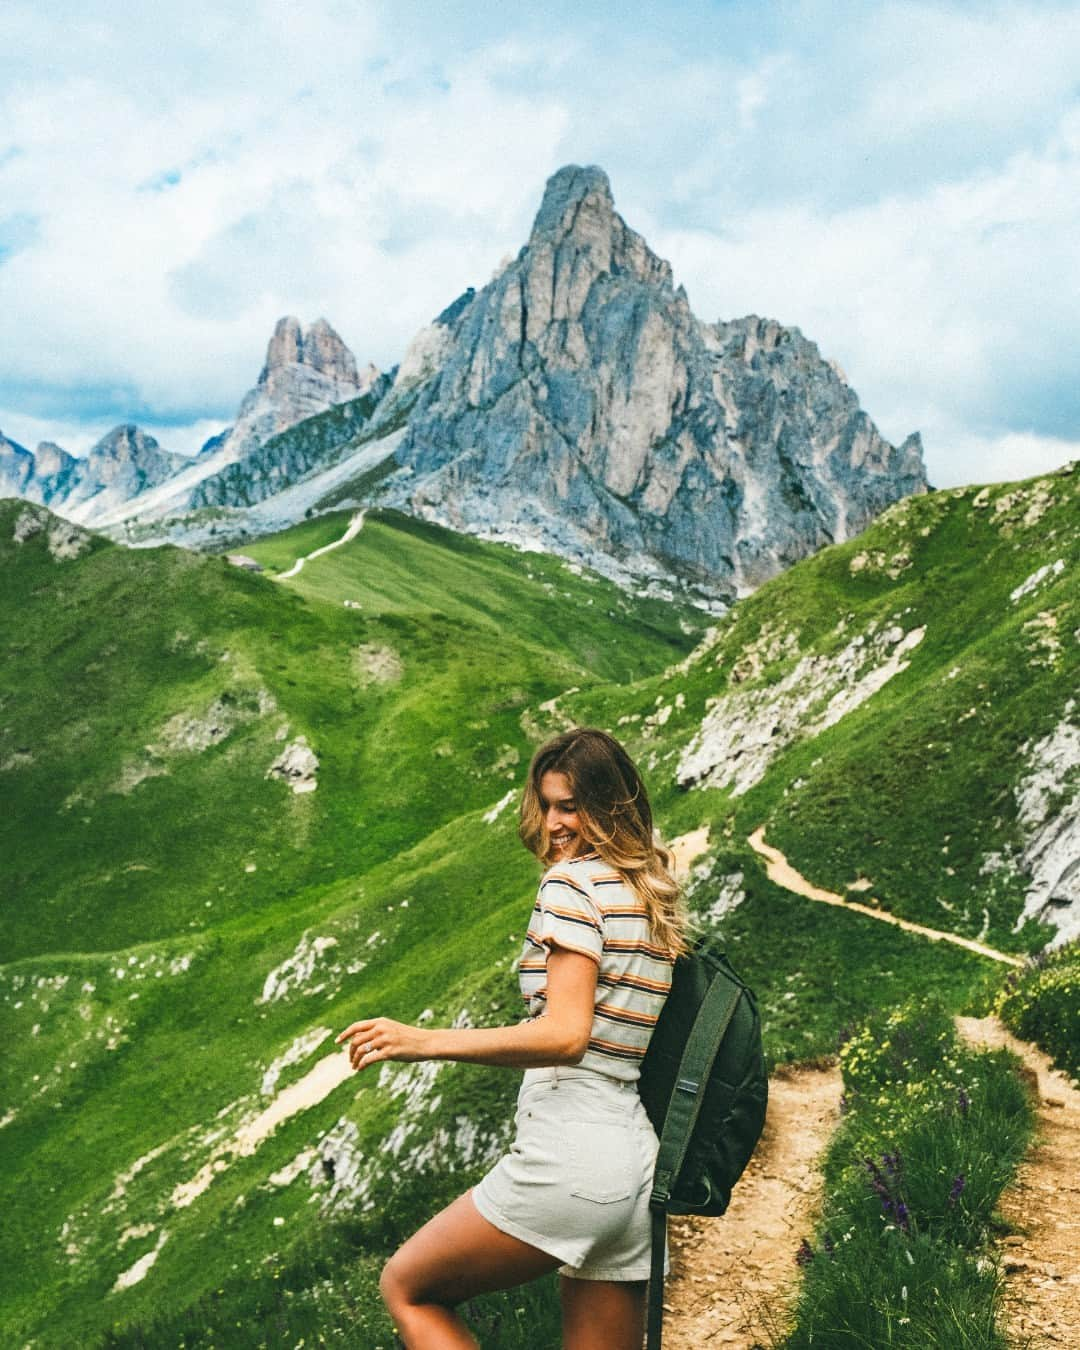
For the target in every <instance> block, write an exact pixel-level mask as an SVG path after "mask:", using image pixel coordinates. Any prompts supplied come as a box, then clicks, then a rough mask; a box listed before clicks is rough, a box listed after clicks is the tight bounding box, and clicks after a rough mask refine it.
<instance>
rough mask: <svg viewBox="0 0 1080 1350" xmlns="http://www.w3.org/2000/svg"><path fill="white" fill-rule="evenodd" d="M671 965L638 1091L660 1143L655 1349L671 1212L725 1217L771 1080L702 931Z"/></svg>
mask: <svg viewBox="0 0 1080 1350" xmlns="http://www.w3.org/2000/svg"><path fill="white" fill-rule="evenodd" d="M690 948H691V950H690V953H689V955H687V956H680V957H678V958H677V959H676V962H675V967H674V970H673V972H672V982H671V992H670V993H669V994H668V997H667V999H666V1000H665V1002H664V1006H663V1007H662V1008H661V1010H660V1016H659V1017H658V1019H657V1022H656V1026H655V1027H654V1029H653V1034H652V1038H651V1039H650V1041H649V1046H648V1049H647V1050H646V1052H645V1057H644V1059H643V1060H642V1063H641V1077H640V1080H639V1082H638V1092H639V1095H640V1097H641V1101H642V1104H643V1105H644V1107H645V1110H646V1113H647V1114H648V1116H649V1119H650V1120H651V1121H652V1125H653V1129H655V1131H656V1133H657V1136H658V1137H659V1140H660V1149H659V1152H658V1153H657V1156H656V1169H655V1172H654V1176H653V1189H652V1194H651V1195H650V1197H649V1208H650V1210H651V1211H652V1267H651V1275H650V1278H649V1314H648V1341H647V1345H648V1350H660V1333H661V1325H662V1322H663V1292H664V1244H665V1241H666V1238H667V1216H668V1215H669V1214H709V1215H719V1214H723V1213H724V1211H725V1210H726V1209H727V1206H728V1201H729V1200H730V1198H731V1188H732V1187H733V1186H734V1185H735V1183H736V1181H738V1179H739V1177H740V1176H741V1175H742V1172H743V1169H744V1168H745V1167H746V1164H747V1163H748V1162H749V1161H750V1157H751V1155H752V1154H753V1152H754V1148H755V1146H756V1145H757V1141H758V1139H759V1138H760V1137H761V1131H762V1129H763V1127H764V1124H765V1108H766V1105H767V1103H768V1097H769V1080H768V1075H767V1073H766V1071H765V1055H764V1051H763V1049H762V1044H761V1018H760V1017H759V1015H758V1009H757V1002H756V1000H755V998H754V995H753V992H752V991H751V990H750V988H749V987H748V986H747V985H746V984H744V983H743V981H742V980H741V979H740V978H739V977H738V975H736V973H735V972H734V970H732V968H731V966H730V964H729V963H728V960H727V958H726V956H725V955H724V953H723V952H722V951H720V950H718V949H716V948H714V947H713V946H712V945H711V944H710V940H709V938H708V937H707V936H706V935H702V934H699V935H696V936H694V937H692V938H691V939H690Z"/></svg>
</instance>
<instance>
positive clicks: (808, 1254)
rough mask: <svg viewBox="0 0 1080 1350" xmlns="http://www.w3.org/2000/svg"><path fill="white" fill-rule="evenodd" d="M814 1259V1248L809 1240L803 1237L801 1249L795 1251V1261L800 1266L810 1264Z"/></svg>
mask: <svg viewBox="0 0 1080 1350" xmlns="http://www.w3.org/2000/svg"><path fill="white" fill-rule="evenodd" d="M813 1259H814V1249H813V1247H811V1246H810V1244H809V1242H807V1240H806V1239H805V1238H803V1240H802V1242H801V1243H800V1244H799V1250H798V1251H797V1252H796V1253H795V1263H796V1265H800V1266H808V1265H809V1264H810V1262H811V1261H812V1260H813Z"/></svg>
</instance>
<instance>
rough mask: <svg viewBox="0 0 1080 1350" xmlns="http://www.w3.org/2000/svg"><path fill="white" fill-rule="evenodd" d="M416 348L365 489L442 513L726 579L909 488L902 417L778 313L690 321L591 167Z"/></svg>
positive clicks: (734, 585) (789, 554)
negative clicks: (378, 474) (396, 418)
mask: <svg viewBox="0 0 1080 1350" xmlns="http://www.w3.org/2000/svg"><path fill="white" fill-rule="evenodd" d="M418 345H419V347H420V351H419V354H418V359H417V360H415V361H406V362H403V364H402V371H399V374H398V379H399V380H401V378H402V372H403V371H406V370H410V369H411V366H412V365H418V366H419V367H420V369H421V370H422V371H423V368H424V366H425V365H426V366H427V367H429V368H430V367H432V366H434V367H435V368H436V369H435V371H434V373H432V374H430V375H429V376H428V379H427V381H426V383H425V384H424V387H423V389H422V391H421V392H420V394H419V396H418V398H417V400H416V406H415V408H414V409H413V411H412V413H411V415H410V418H409V424H408V431H407V433H406V435H405V437H404V439H403V441H402V442H401V445H400V447H399V448H398V451H397V459H398V461H399V463H400V465H401V466H402V469H403V470H404V472H403V473H399V474H396V475H394V476H393V477H391V478H389V479H387V480H385V481H384V484H383V495H382V500H384V501H385V502H387V503H391V504H395V505H400V506H402V507H404V508H405V509H407V510H409V511H412V512H415V513H417V514H420V515H425V516H428V517H431V518H434V519H437V520H440V521H442V522H443V523H445V524H448V525H451V526H453V527H455V528H458V529H463V530H469V531H476V532H479V533H484V534H488V535H491V536H493V537H514V536H515V535H518V536H526V537H529V538H531V539H532V540H534V541H535V542H538V543H539V544H540V545H541V546H543V547H547V548H550V549H551V550H553V551H555V552H559V553H564V554H570V555H573V556H577V557H580V558H581V559H582V560H584V561H586V562H592V563H593V564H594V565H595V564H596V563H597V561H598V555H607V556H610V557H612V558H614V559H615V560H616V561H617V562H618V563H619V564H620V565H622V566H624V567H625V568H626V569H628V570H629V571H630V572H632V573H638V574H640V575H648V574H650V573H657V572H661V573H668V574H670V573H674V574H675V575H677V576H680V577H682V578H683V579H685V580H687V581H690V582H696V583H700V584H703V585H705V586H708V587H710V588H714V589H719V590H720V591H721V592H724V593H726V594H727V595H729V596H734V595H738V594H745V593H747V592H749V591H750V590H752V589H754V588H755V587H756V586H757V585H759V584H760V583H761V582H762V581H765V580H766V579H767V578H768V577H770V576H773V575H775V574H776V573H777V572H779V571H781V570H782V569H783V568H785V567H787V566H789V565H790V564H791V563H793V562H795V561H797V560H798V559H799V558H802V557H806V556H807V555H808V554H810V553H813V552H814V551H815V550H817V549H818V548H820V547H822V546H823V545H825V544H828V543H833V542H838V541H841V540H844V539H848V538H850V537H851V536H853V535H855V534H857V533H859V532H860V531H861V530H862V529H863V528H864V527H865V526H866V524H868V522H869V521H870V520H871V519H872V518H873V517H874V516H875V515H876V514H877V513H878V512H879V511H881V510H882V509H883V508H884V507H886V506H888V505H889V504H890V503H892V502H894V501H896V500H897V499H898V498H900V497H902V496H905V495H907V494H909V493H913V492H924V491H926V490H927V482H926V474H925V470H924V467H923V463H922V447H921V442H920V439H919V437H918V435H917V434H913V435H911V436H909V437H908V438H907V440H906V441H905V442H904V443H903V445H901V446H900V447H899V448H896V447H894V446H892V445H890V444H889V443H888V442H887V441H885V440H884V439H883V438H882V437H881V436H880V435H879V433H878V432H877V430H876V428H875V427H874V425H873V423H872V422H871V421H870V419H869V418H868V417H867V415H866V414H865V413H864V412H863V411H862V410H861V409H860V407H859V403H858V398H857V397H856V395H855V392H854V390H852V389H851V388H850V386H849V385H848V384H847V383H846V382H845V380H844V379H843V378H842V376H841V374H840V373H839V371H838V368H837V367H836V366H835V364H833V363H830V362H828V361H826V360H825V359H823V358H822V356H821V355H820V353H819V351H818V349H817V347H816V346H815V344H814V343H813V342H810V341H809V340H808V339H806V338H805V337H804V336H803V335H802V333H801V332H800V331H799V329H798V328H789V327H785V326H783V325H781V324H780V323H778V322H776V321H775V320H771V319H763V318H759V317H758V316H757V315H749V316H746V317H744V318H741V319H735V320H731V321H728V322H719V323H716V324H706V323H703V322H701V321H700V320H698V319H697V318H695V317H694V315H693V314H692V313H691V310H690V306H689V304H688V302H687V297H686V294H685V292H684V291H683V289H682V287H681V286H680V287H675V286H674V284H673V280H672V274H671V268H670V266H669V265H668V263H666V262H665V261H663V260H662V259H660V258H658V257H657V256H656V255H655V254H654V253H652V252H651V251H650V249H649V247H648V245H647V244H646V243H645V241H644V240H643V239H642V238H641V236H640V235H638V234H636V233H635V232H634V231H633V230H631V229H630V228H629V227H628V226H627V225H626V223H625V222H624V221H623V220H622V219H621V217H620V216H619V215H618V214H617V213H616V211H615V209H614V205H613V202H612V197H611V189H610V186H609V183H608V180H607V177H606V175H605V174H604V173H603V172H602V170H600V169H598V168H595V167H592V168H579V167H576V166H570V167H567V168H564V169H561V170H560V171H559V172H558V173H556V174H555V175H554V176H553V177H552V178H551V179H550V180H549V181H548V184H547V189H546V192H545V194H544V199H543V203H542V205H541V207H540V211H539V213H538V215H537V217H536V222H535V224H534V226H533V230H532V234H531V237H530V239H529V242H528V244H527V246H526V247H525V248H523V249H522V250H521V252H520V253H519V254H518V256H517V258H516V260H514V261H512V262H511V263H510V264H509V265H507V266H506V267H505V268H504V269H503V270H502V271H501V273H499V274H498V275H497V276H496V277H495V278H494V279H493V280H492V281H491V282H490V283H489V284H488V285H487V286H486V287H484V289H483V290H481V291H480V292H478V293H476V294H468V293H467V294H466V295H465V296H463V297H462V298H461V300H459V301H458V302H457V303H456V304H455V305H454V306H451V307H450V309H448V310H447V311H445V312H444V314H443V315H440V318H439V320H438V321H437V322H436V325H435V330H434V331H432V330H428V332H427V334H426V335H425V337H424V340H423V341H422V342H421V343H420V344H418ZM423 373H427V371H423Z"/></svg>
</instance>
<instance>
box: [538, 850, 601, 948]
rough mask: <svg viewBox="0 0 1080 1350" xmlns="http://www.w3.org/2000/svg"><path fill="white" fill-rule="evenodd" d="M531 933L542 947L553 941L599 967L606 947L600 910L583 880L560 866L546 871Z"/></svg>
mask: <svg viewBox="0 0 1080 1350" xmlns="http://www.w3.org/2000/svg"><path fill="white" fill-rule="evenodd" d="M530 936H532V937H533V938H534V940H535V941H536V942H538V943H539V944H540V945H541V946H542V947H546V948H547V950H548V951H550V950H551V947H552V944H554V945H556V946H559V947H565V948H567V950H569V951H572V952H580V953H581V954H582V955H583V956H588V957H591V958H592V960H594V961H595V962H596V964H597V965H598V966H599V964H600V957H601V954H602V952H603V950H604V927H603V920H602V918H601V915H600V911H599V910H598V909H597V907H596V904H595V902H594V900H593V898H592V896H591V895H590V894H589V892H588V890H587V889H586V887H585V883H584V882H583V881H579V880H578V879H577V878H576V877H572V876H570V875H569V874H568V873H566V872H560V871H559V870H558V869H557V868H554V869H552V870H551V871H549V872H546V873H545V874H544V878H543V880H542V881H541V882H540V890H539V892H538V894H537V899H536V910H535V912H534V914H533V923H532V931H531V934H530Z"/></svg>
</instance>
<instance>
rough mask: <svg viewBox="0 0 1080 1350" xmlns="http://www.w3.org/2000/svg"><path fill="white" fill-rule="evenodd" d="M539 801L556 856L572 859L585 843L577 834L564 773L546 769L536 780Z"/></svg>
mask: <svg viewBox="0 0 1080 1350" xmlns="http://www.w3.org/2000/svg"><path fill="white" fill-rule="evenodd" d="M540 800H541V804H542V806H543V808H544V824H545V825H546V826H547V832H548V837H549V838H550V839H551V843H552V846H553V847H554V848H555V849H556V850H557V851H558V853H559V856H560V857H562V858H573V857H576V856H577V855H578V854H579V853H584V852H586V851H587V850H588V848H589V843H588V840H587V839H585V838H584V836H583V835H582V833H581V821H580V820H579V819H578V813H577V803H576V801H575V800H574V789H573V786H572V785H571V783H570V780H569V778H567V776H566V774H564V773H557V772H556V771H555V770H554V769H549V770H548V772H547V773H546V774H544V776H543V778H542V779H541V780H540Z"/></svg>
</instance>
